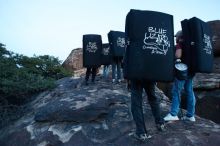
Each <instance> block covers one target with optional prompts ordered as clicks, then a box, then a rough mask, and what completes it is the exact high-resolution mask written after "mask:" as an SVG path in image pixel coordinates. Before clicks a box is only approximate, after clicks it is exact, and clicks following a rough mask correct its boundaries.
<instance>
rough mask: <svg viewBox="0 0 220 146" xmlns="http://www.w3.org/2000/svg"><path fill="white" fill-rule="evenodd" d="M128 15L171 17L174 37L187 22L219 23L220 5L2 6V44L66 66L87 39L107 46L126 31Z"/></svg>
mask: <svg viewBox="0 0 220 146" xmlns="http://www.w3.org/2000/svg"><path fill="white" fill-rule="evenodd" d="M130 9H139V10H151V11H159V12H163V13H167V14H171V15H173V18H174V32H176V31H178V30H179V29H180V28H181V26H180V21H182V20H183V19H189V18H191V17H198V18H200V19H202V20H203V21H212V20H220V1H219V0H182V1H180V0H0V43H3V44H5V45H6V48H7V49H8V50H10V51H13V52H15V53H19V54H24V55H27V56H33V55H34V54H35V55H52V56H55V57H58V58H59V59H60V60H62V61H64V60H65V59H66V58H67V56H68V55H69V54H70V52H71V51H72V50H73V49H75V48H81V47H82V35H83V34H100V35H102V41H103V43H107V42H108V39H107V33H108V32H109V31H110V30H116V31H124V29H125V17H126V15H127V13H128V12H129V10H130Z"/></svg>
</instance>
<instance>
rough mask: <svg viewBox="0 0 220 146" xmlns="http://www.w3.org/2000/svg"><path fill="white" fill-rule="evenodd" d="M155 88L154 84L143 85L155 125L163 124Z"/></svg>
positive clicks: (146, 83)
mask: <svg viewBox="0 0 220 146" xmlns="http://www.w3.org/2000/svg"><path fill="white" fill-rule="evenodd" d="M155 86H156V83H155V82H145V83H144V89H145V92H146V93H147V97H148V101H149V104H150V106H151V110H152V113H153V116H154V118H155V123H156V124H164V120H163V118H162V117H161V109H160V99H159V98H158V97H157V96H156V93H155Z"/></svg>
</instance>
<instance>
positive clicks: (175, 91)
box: [170, 79, 185, 116]
mask: <svg viewBox="0 0 220 146" xmlns="http://www.w3.org/2000/svg"><path fill="white" fill-rule="evenodd" d="M184 83H185V81H184V80H181V81H180V80H178V79H175V81H174V83H173V88H172V104H171V110H170V114H171V115H172V116H177V114H178V112H179V106H180V101H181V91H182V89H183V86H184Z"/></svg>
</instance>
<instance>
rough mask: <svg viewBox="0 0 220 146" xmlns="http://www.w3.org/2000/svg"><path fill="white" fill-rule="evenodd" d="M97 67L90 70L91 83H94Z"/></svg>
mask: <svg viewBox="0 0 220 146" xmlns="http://www.w3.org/2000/svg"><path fill="white" fill-rule="evenodd" d="M97 69H98V68H97V67H93V68H92V82H93V83H94V82H95V76H96V71H97Z"/></svg>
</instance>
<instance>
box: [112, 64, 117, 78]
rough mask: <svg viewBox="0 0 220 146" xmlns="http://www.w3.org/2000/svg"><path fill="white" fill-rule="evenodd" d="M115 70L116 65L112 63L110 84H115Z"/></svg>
mask: <svg viewBox="0 0 220 146" xmlns="http://www.w3.org/2000/svg"><path fill="white" fill-rule="evenodd" d="M115 68H116V64H115V62H114V61H113V63H112V82H115Z"/></svg>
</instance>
